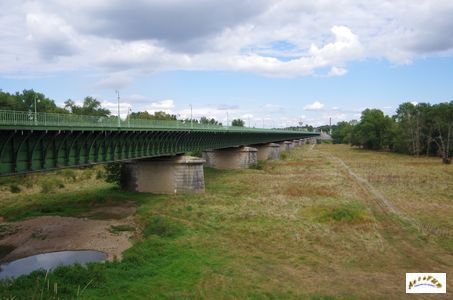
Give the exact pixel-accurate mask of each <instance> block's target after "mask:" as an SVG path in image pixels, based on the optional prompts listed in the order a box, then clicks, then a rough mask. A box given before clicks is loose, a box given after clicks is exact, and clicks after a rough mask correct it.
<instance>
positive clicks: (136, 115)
mask: <svg viewBox="0 0 453 300" xmlns="http://www.w3.org/2000/svg"><path fill="white" fill-rule="evenodd" d="M129 117H130V118H131V119H144V120H176V115H172V114H168V113H166V112H164V111H156V112H154V113H152V114H150V113H149V112H147V111H138V112H133V113H131V114H130V115H129Z"/></svg>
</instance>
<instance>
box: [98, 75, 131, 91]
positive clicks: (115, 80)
mask: <svg viewBox="0 0 453 300" xmlns="http://www.w3.org/2000/svg"><path fill="white" fill-rule="evenodd" d="M130 83H132V78H131V77H130V76H128V75H126V74H109V75H108V76H107V77H105V78H102V79H101V80H99V81H97V82H95V83H94V84H93V86H92V88H95V89H112V90H119V89H121V88H123V87H125V86H128V85H129V84H130Z"/></svg>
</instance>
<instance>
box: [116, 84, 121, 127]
mask: <svg viewBox="0 0 453 300" xmlns="http://www.w3.org/2000/svg"><path fill="white" fill-rule="evenodd" d="M115 92H116V96H117V98H118V127H121V120H120V92H119V91H118V90H115Z"/></svg>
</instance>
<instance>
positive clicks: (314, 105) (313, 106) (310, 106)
mask: <svg viewBox="0 0 453 300" xmlns="http://www.w3.org/2000/svg"><path fill="white" fill-rule="evenodd" d="M323 108H324V104H322V103H321V102H319V101H315V102H313V103H311V104H308V105H305V106H304V109H305V110H321V109H323Z"/></svg>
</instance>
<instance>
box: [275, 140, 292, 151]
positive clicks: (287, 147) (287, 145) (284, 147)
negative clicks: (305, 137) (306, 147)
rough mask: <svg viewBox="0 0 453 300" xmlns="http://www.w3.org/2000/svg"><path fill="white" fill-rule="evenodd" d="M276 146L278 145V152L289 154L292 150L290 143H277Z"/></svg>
mask: <svg viewBox="0 0 453 300" xmlns="http://www.w3.org/2000/svg"><path fill="white" fill-rule="evenodd" d="M278 144H279V145H280V152H289V151H290V150H291V148H292V147H291V146H290V145H291V144H292V142H290V141H284V142H279V143H278Z"/></svg>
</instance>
